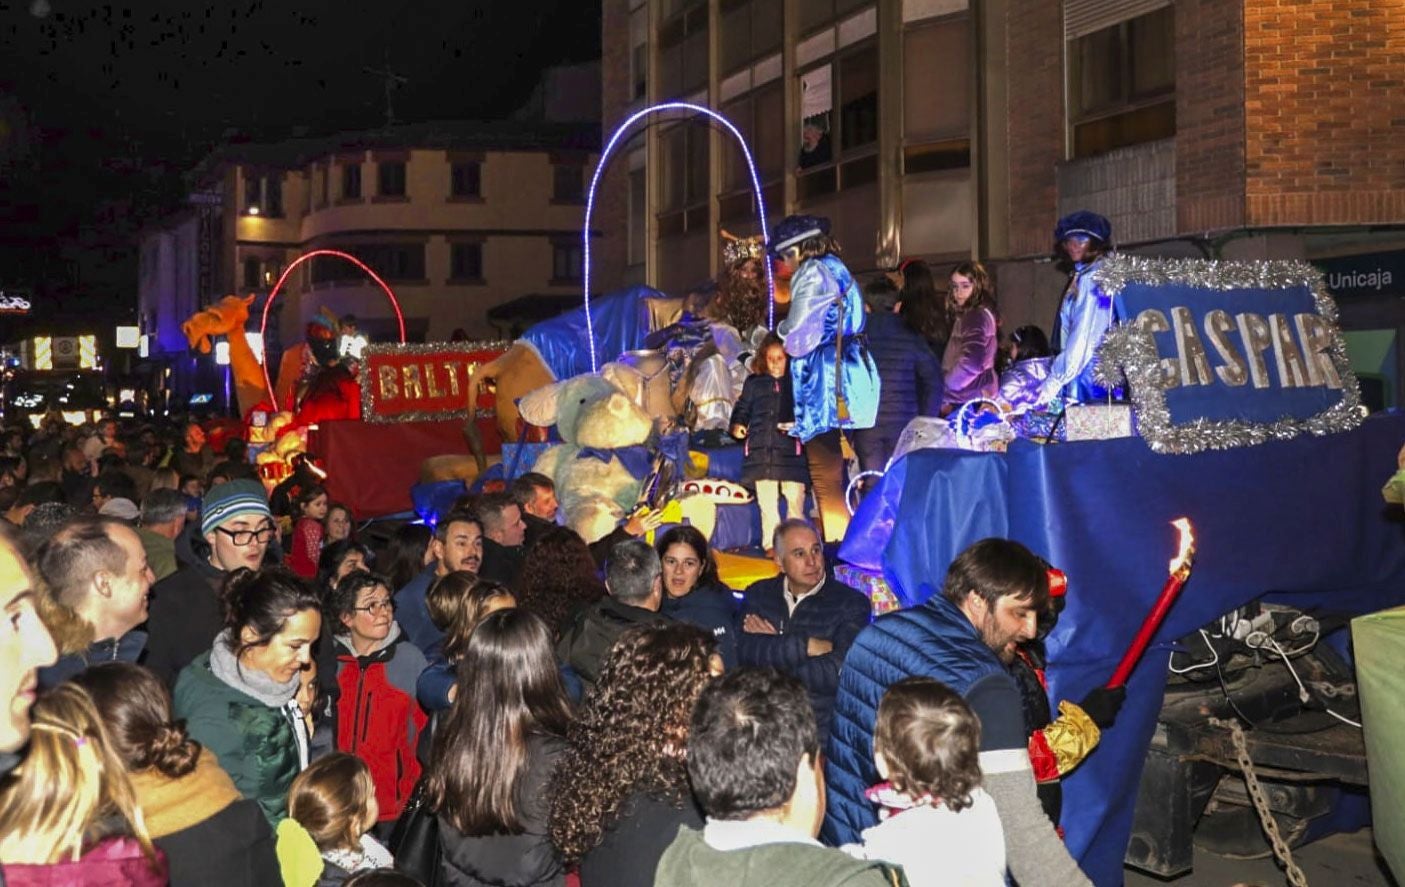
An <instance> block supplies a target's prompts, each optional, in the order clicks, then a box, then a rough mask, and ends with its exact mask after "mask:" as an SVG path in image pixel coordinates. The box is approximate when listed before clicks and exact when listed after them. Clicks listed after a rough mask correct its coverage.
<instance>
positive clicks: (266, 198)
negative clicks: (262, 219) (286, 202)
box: [263, 173, 283, 218]
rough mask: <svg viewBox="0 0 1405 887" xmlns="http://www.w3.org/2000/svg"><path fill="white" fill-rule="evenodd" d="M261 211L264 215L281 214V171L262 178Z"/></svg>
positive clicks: (276, 215)
mask: <svg viewBox="0 0 1405 887" xmlns="http://www.w3.org/2000/svg"><path fill="white" fill-rule="evenodd" d="M263 212H264V215H267V216H273V217H275V218H277V217H279V216H282V215H283V176H282V174H281V173H277V174H274V175H271V176H267V177H265V178H264V182H263Z"/></svg>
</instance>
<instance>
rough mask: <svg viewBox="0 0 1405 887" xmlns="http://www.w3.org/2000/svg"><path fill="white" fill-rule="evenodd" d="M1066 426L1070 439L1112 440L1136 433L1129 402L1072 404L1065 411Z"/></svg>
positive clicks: (1132, 435)
mask: <svg viewBox="0 0 1405 887" xmlns="http://www.w3.org/2000/svg"><path fill="white" fill-rule="evenodd" d="M1064 426H1065V432H1066V438H1067V439H1068V440H1112V439H1113V438H1118V437H1134V436H1135V435H1136V430H1135V426H1134V423H1133V421H1132V405H1131V404H1129V403H1098V404H1071V405H1070V406H1069V407H1068V408H1067V409H1066V410H1065V411H1064Z"/></svg>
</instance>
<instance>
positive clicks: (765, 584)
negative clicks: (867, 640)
mask: <svg viewBox="0 0 1405 887" xmlns="http://www.w3.org/2000/svg"><path fill="white" fill-rule="evenodd" d="M771 544H772V546H774V547H775V550H776V553H775V558H776V564H777V565H778V566H779V567H780V568H781V575H779V576H776V577H774V578H771V579H762V580H760V581H758V582H753V583H752V584H751V586H750V587H749V588H747V590H746V594H745V595H744V596H743V599H742V633H741V636H740V637H739V638H738V639H737V658H738V660H739V661H740V662H741V664H742V665H743V666H760V667H762V668H774V669H777V670H779V671H783V672H785V673H786V674H789V675H793V676H794V677H797V678H799V679H800V683H802V684H804V685H805V690H806V691H807V692H808V693H809V695H810V707H811V708H813V709H814V710H815V723H816V724H817V725H818V727H819V737H820V740H821V741H823V740H824V737H825V736H826V735H827V734H828V732H829V719H830V711H831V709H832V708H833V706H834V691H835V688H836V687H837V686H838V685H839V666H840V664H841V663H843V662H844V656H845V654H846V653H848V652H849V646H850V645H851V644H852V643H853V642H854V638H855V637H856V636H857V635H858V633H859V632H860V631H862V630H863V627H864V626H865V625H867V624H868V619H869V614H870V613H871V612H872V611H871V608H870V606H869V603H868V598H867V596H865V595H864V594H863V592H861V591H859V590H858V589H856V588H851V587H849V586H848V585H845V584H844V583H842V582H840V581H839V580H838V579H835V578H834V577H832V576H830V575H829V572H828V570H826V569H825V560H824V546H823V545H821V544H820V537H819V534H818V533H817V532H815V528H814V527H812V526H810V525H809V524H807V523H805V522H804V521H802V520H799V519H788V520H784V521H781V523H780V524H779V525H778V526H777V527H776V532H775V534H774V536H773V537H772V540H771Z"/></svg>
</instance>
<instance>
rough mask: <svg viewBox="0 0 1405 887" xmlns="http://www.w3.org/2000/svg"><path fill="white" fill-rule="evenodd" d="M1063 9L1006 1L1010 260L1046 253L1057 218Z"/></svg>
mask: <svg viewBox="0 0 1405 887" xmlns="http://www.w3.org/2000/svg"><path fill="white" fill-rule="evenodd" d="M1062 6H1063V4H1061V3H1052V2H1049V0H1010V4H1009V8H1008V12H1007V22H1006V28H1005V40H1006V57H1007V58H1009V59H1011V64H1010V66H1009V69H1008V72H1007V75H1008V82H1009V92H1008V95H1009V105H1008V107H1009V110H1008V115H1009V123H1008V126H1009V130H1008V132H1009V168H1010V199H1009V213H1010V253H1011V255H1015V256H1020V255H1032V254H1043V253H1047V252H1048V251H1049V245H1050V236H1051V235H1050V232H1051V231H1052V230H1053V227H1054V222H1055V221H1056V216H1057V214H1058V187H1057V184H1056V180H1055V175H1054V166H1055V164H1056V163H1057V162H1058V161H1059V160H1060V159H1061V158H1062V157H1063V154H1064V95H1063V47H1062V45H1061V40H1062V34H1063V18H1062Z"/></svg>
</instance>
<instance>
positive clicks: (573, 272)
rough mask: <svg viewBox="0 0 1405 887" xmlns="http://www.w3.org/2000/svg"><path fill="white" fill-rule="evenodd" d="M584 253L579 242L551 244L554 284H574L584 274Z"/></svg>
mask: <svg viewBox="0 0 1405 887" xmlns="http://www.w3.org/2000/svg"><path fill="white" fill-rule="evenodd" d="M584 256H585V254H584V252H583V250H582V247H581V244H580V242H579V241H570V240H557V241H554V242H553V243H552V244H551V279H552V282H553V283H574V282H575V281H578V280H580V279H581V278H582V277H583V276H584V274H583V272H582V268H583V267H584V265H585V261H584Z"/></svg>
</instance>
